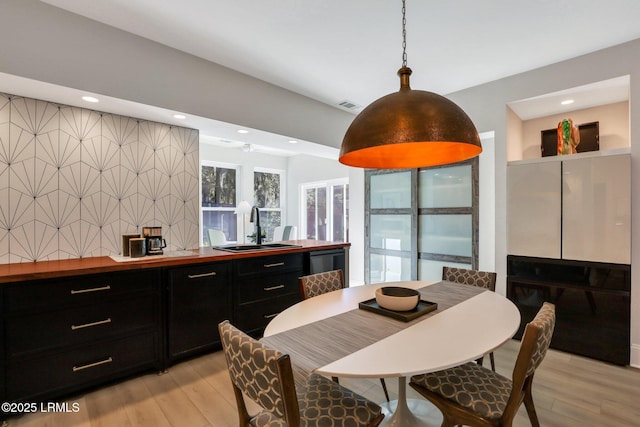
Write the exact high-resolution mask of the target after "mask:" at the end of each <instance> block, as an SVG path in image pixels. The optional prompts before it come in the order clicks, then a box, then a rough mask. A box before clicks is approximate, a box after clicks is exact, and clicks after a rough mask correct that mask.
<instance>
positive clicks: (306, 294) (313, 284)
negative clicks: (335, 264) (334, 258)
mask: <svg viewBox="0 0 640 427" xmlns="http://www.w3.org/2000/svg"><path fill="white" fill-rule="evenodd" d="M299 281H300V293H301V294H302V298H303V299H307V298H311V297H315V296H318V295H322V294H325V293H327V292H331V291H337V290H338V289H342V288H344V280H343V277H342V270H333V271H325V272H323V273H316V274H311V275H309V276H302V277H300V279H299Z"/></svg>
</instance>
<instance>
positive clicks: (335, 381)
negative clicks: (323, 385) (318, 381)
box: [331, 377, 340, 384]
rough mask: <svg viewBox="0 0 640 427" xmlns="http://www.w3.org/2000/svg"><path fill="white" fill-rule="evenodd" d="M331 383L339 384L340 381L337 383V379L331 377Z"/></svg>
mask: <svg viewBox="0 0 640 427" xmlns="http://www.w3.org/2000/svg"><path fill="white" fill-rule="evenodd" d="M331 381H333V382H334V383H336V384H340V381H338V377H331Z"/></svg>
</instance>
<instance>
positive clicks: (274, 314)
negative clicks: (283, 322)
mask: <svg viewBox="0 0 640 427" xmlns="http://www.w3.org/2000/svg"><path fill="white" fill-rule="evenodd" d="M278 314H280V313H273V314H265V315H264V316H263V317H264V318H265V319H273V318H274V317H276V316H277V315H278Z"/></svg>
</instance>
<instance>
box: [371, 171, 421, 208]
mask: <svg viewBox="0 0 640 427" xmlns="http://www.w3.org/2000/svg"><path fill="white" fill-rule="evenodd" d="M370 188H371V191H370V192H371V194H370V197H371V199H370V200H371V202H370V205H369V206H370V208H371V209H399V208H411V172H410V171H408V172H396V173H388V174H380V175H371V187H370Z"/></svg>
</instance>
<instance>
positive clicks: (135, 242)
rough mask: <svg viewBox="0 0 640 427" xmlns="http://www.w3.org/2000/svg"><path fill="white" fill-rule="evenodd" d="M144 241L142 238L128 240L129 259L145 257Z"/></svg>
mask: <svg viewBox="0 0 640 427" xmlns="http://www.w3.org/2000/svg"><path fill="white" fill-rule="evenodd" d="M145 242H146V239H145V238H144V237H135V238H133V239H129V255H130V256H131V258H138V257H142V256H145V255H146V253H147V249H146V244H145Z"/></svg>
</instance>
